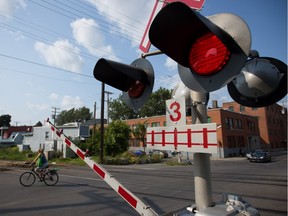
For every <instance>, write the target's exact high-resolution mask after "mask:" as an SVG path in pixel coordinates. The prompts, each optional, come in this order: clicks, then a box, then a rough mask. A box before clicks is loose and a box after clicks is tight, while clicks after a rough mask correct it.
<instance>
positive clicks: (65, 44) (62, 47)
mask: <svg viewBox="0 0 288 216" xmlns="http://www.w3.org/2000/svg"><path fill="white" fill-rule="evenodd" d="M34 47H35V49H36V51H38V52H39V53H40V54H41V55H42V56H43V57H44V59H45V61H46V62H47V63H48V64H49V65H51V66H54V67H59V68H61V69H64V70H69V71H73V72H77V73H80V72H81V70H82V65H83V59H82V58H81V56H80V55H79V48H77V47H75V46H74V45H73V44H71V43H69V41H68V40H58V41H56V42H54V43H53V44H52V45H48V44H45V43H42V42H36V43H35V45H34Z"/></svg>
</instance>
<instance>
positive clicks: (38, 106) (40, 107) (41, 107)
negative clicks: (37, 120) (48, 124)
mask: <svg viewBox="0 0 288 216" xmlns="http://www.w3.org/2000/svg"><path fill="white" fill-rule="evenodd" d="M26 106H27V107H28V108H29V109H31V110H47V109H49V105H48V104H33V103H30V102H27V103H26Z"/></svg>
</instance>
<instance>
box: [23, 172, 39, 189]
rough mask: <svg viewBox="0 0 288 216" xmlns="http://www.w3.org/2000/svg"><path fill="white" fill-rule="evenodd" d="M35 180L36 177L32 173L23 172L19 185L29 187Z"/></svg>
mask: <svg viewBox="0 0 288 216" xmlns="http://www.w3.org/2000/svg"><path fill="white" fill-rule="evenodd" d="M35 180H36V177H35V175H34V174H33V173H32V172H24V173H23V174H22V175H21V176H20V178H19V181H20V183H21V185H23V186H24V187H30V186H31V185H33V184H34V182H35Z"/></svg>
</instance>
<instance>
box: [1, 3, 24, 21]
mask: <svg viewBox="0 0 288 216" xmlns="http://www.w3.org/2000/svg"><path fill="white" fill-rule="evenodd" d="M26 6H27V4H26V1H25V0H0V11H1V12H3V15H4V16H5V17H6V18H11V15H13V13H15V12H16V11H17V10H19V9H22V8H26Z"/></svg>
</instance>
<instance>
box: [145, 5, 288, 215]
mask: <svg viewBox="0 0 288 216" xmlns="http://www.w3.org/2000/svg"><path fill="white" fill-rule="evenodd" d="M149 39H150V41H151V43H152V45H154V46H155V47H156V48H158V49H159V50H160V51H162V52H163V53H164V54H166V55H167V56H169V57H170V58H171V59H173V60H174V61H176V62H177V63H178V72H179V75H180V78H181V80H182V82H183V83H184V84H185V86H187V87H188V88H189V89H191V90H192V93H191V100H192V104H194V105H193V106H192V112H193V113H194V116H193V118H194V120H193V119H192V122H194V124H195V123H196V124H197V123H200V124H201V123H207V107H206V104H207V96H206V94H207V93H209V92H211V91H214V90H217V89H220V88H221V87H223V86H226V85H228V91H229V93H230V95H231V97H232V98H233V99H234V100H235V101H236V102H238V103H240V104H242V105H244V106H251V107H261V106H269V105H271V104H273V103H275V102H277V101H279V100H280V99H282V98H283V97H284V96H285V95H286V94H287V65H286V64H284V63H283V62H281V61H279V60H277V59H274V58H267V57H266V58H261V57H259V55H257V52H255V51H251V33H250V30H249V27H248V26H247V24H246V23H245V21H244V20H243V19H242V18H240V17H238V16H236V15H234V14H227V13H224V14H216V15H213V16H210V17H207V18H206V17H204V16H202V15H201V14H200V13H199V12H197V11H195V10H192V9H191V8H189V7H188V6H187V5H185V4H183V3H181V2H174V3H171V4H169V5H167V6H166V7H164V8H163V9H162V10H161V11H160V12H159V13H158V14H157V16H156V17H155V18H154V20H153V22H152V24H151V27H150V31H149ZM255 53H256V54H255ZM249 58H250V60H248V59H249ZM247 60H248V61H247ZM194 163H195V181H194V182H195V202H196V203H195V205H192V206H191V207H189V208H187V210H186V211H185V210H184V211H183V212H180V213H179V214H177V215H185V216H186V215H197V216H198V215H205V216H210V215H211V216H212V215H214V216H215V215H232V214H234V213H235V214H236V213H237V215H238V213H239V215H259V213H258V211H257V210H256V209H255V208H253V207H251V206H250V205H249V204H248V203H246V202H245V201H243V200H242V199H241V198H240V197H239V196H234V195H228V197H224V199H223V202H222V203H219V204H217V205H214V204H213V203H212V192H211V176H210V175H211V174H210V155H209V154H207V153H195V154H194ZM231 203H234V204H233V205H231ZM239 206H242V207H241V208H239ZM231 207H232V208H231Z"/></svg>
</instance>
